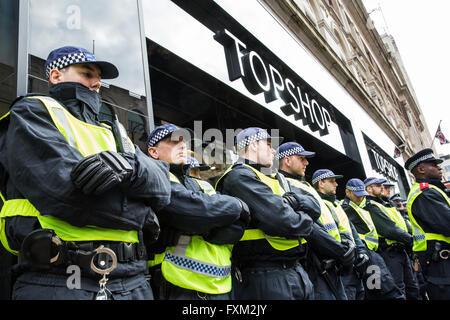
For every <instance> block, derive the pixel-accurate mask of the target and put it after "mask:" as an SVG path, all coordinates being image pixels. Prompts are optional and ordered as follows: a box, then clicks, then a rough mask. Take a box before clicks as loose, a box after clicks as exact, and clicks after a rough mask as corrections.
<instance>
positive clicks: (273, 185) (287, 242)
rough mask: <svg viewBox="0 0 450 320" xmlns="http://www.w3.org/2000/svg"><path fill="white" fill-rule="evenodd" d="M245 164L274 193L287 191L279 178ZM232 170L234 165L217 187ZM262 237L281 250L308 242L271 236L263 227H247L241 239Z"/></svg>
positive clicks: (249, 239)
mask: <svg viewBox="0 0 450 320" xmlns="http://www.w3.org/2000/svg"><path fill="white" fill-rule="evenodd" d="M244 166H246V167H247V168H249V169H250V170H252V171H253V172H254V173H255V174H256V176H257V177H258V179H259V180H261V182H262V183H264V184H265V185H267V186H268V187H269V188H270V189H271V190H272V192H273V193H274V194H277V195H279V196H282V195H283V194H284V193H285V191H284V190H283V188H282V187H281V185H280V183H279V182H278V180H277V179H273V178H270V177H268V176H266V175H265V174H263V173H262V172H260V171H258V170H256V169H255V168H253V167H251V166H249V165H246V164H244ZM231 170H233V166H232V167H230V168H228V170H227V171H225V173H224V174H223V175H222V176H221V177H220V178H219V180H218V181H217V183H216V189H217V185H218V184H219V182H220V181H221V180H222V179H223V177H225V176H226V175H227V174H228V172H230V171H231ZM262 239H266V240H267V242H268V243H269V244H270V245H271V247H272V248H274V249H275V250H279V251H285V250H289V249H292V248H295V247H298V246H299V245H300V243H306V240H305V239H304V238H300V239H299V240H297V239H286V238H285V237H277V236H270V235H267V234H265V233H264V231H263V230H261V229H246V230H245V232H244V235H243V236H242V238H241V240H240V241H253V240H262Z"/></svg>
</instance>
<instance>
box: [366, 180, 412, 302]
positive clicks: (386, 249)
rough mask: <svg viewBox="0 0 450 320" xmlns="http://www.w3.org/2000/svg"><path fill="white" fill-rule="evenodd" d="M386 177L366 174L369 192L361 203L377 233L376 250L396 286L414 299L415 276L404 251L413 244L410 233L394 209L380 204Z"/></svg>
mask: <svg viewBox="0 0 450 320" xmlns="http://www.w3.org/2000/svg"><path fill="white" fill-rule="evenodd" d="M385 181H386V179H383V178H381V179H379V178H375V177H369V178H367V179H366V180H364V185H365V187H366V191H367V193H368V194H369V195H368V196H366V198H365V199H364V201H363V202H362V203H361V204H360V206H361V207H362V208H364V209H365V210H367V211H368V212H369V213H370V216H371V218H372V221H373V223H374V225H375V228H376V229H377V232H378V236H379V238H378V240H379V242H378V252H379V253H380V255H381V256H382V257H383V259H384V261H385V262H386V265H387V266H388V268H389V270H390V271H391V274H392V276H393V277H394V280H395V283H396V285H397V286H398V287H399V289H400V290H401V291H402V292H403V293H404V294H405V296H406V298H407V299H411V300H417V299H419V298H420V295H419V284H418V283H417V279H416V278H415V277H414V274H413V270H412V264H411V259H410V258H409V256H408V254H407V252H406V251H410V248H411V247H412V236H411V235H410V234H409V233H408V229H407V227H406V223H405V220H404V219H403V217H402V215H401V214H400V212H398V211H397V210H396V209H395V208H387V207H386V206H384V205H383V203H384V202H383V200H382V199H381V198H380V197H381V196H382V188H383V187H382V184H383V183H385Z"/></svg>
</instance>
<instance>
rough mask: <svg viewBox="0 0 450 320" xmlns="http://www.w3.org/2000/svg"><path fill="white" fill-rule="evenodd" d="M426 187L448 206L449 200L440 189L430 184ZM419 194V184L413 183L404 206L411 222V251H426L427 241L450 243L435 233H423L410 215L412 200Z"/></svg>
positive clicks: (447, 238) (449, 239) (411, 214)
mask: <svg viewBox="0 0 450 320" xmlns="http://www.w3.org/2000/svg"><path fill="white" fill-rule="evenodd" d="M428 187H429V188H431V189H433V190H436V191H437V192H439V193H440V194H441V195H442V197H443V198H444V199H445V200H446V201H447V204H448V205H449V206H450V200H449V198H448V197H447V195H446V194H445V193H444V192H443V191H442V190H441V189H439V188H438V187H436V186H434V185H432V184H429V185H428ZM421 194H422V190H421V189H420V184H419V183H417V182H416V183H414V185H413V186H412V188H411V191H410V192H409V194H408V202H407V206H406V208H407V210H408V216H409V219H410V220H411V226H412V231H413V241H414V245H413V251H426V250H427V240H438V241H443V242H446V243H450V237H446V236H443V235H441V234H437V233H427V232H425V231H423V229H422V227H421V226H420V225H419V224H418V223H417V220H416V219H415V218H414V215H413V213H412V205H413V203H414V200H416V199H417V197H418V196H419V195H421Z"/></svg>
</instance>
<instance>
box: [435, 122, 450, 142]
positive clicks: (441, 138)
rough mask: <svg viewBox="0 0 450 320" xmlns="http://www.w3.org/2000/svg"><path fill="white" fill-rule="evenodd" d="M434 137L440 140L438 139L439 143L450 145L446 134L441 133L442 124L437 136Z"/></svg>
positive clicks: (439, 126)
mask: <svg viewBox="0 0 450 320" xmlns="http://www.w3.org/2000/svg"><path fill="white" fill-rule="evenodd" d="M434 136H435V138H438V139H439V142H440V143H441V144H447V143H450V141H448V140H447V139H446V138H445V136H444V133H443V132H442V131H441V124H440V123H439V125H438V128H437V131H436V134H435V135H434Z"/></svg>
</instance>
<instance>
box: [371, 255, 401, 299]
mask: <svg viewBox="0 0 450 320" xmlns="http://www.w3.org/2000/svg"><path fill="white" fill-rule="evenodd" d="M367 252H368V254H369V265H368V267H367V269H366V272H365V273H364V274H363V277H362V281H363V285H364V290H365V293H366V297H365V299H367V300H404V299H405V295H404V294H403V293H402V291H401V290H400V289H399V288H398V287H397V285H396V284H395V280H394V278H393V277H392V274H391V272H390V271H389V269H388V267H387V266H386V263H385V262H384V260H383V258H382V257H381V255H380V254H378V253H377V252H375V251H372V250H368V251H367Z"/></svg>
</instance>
